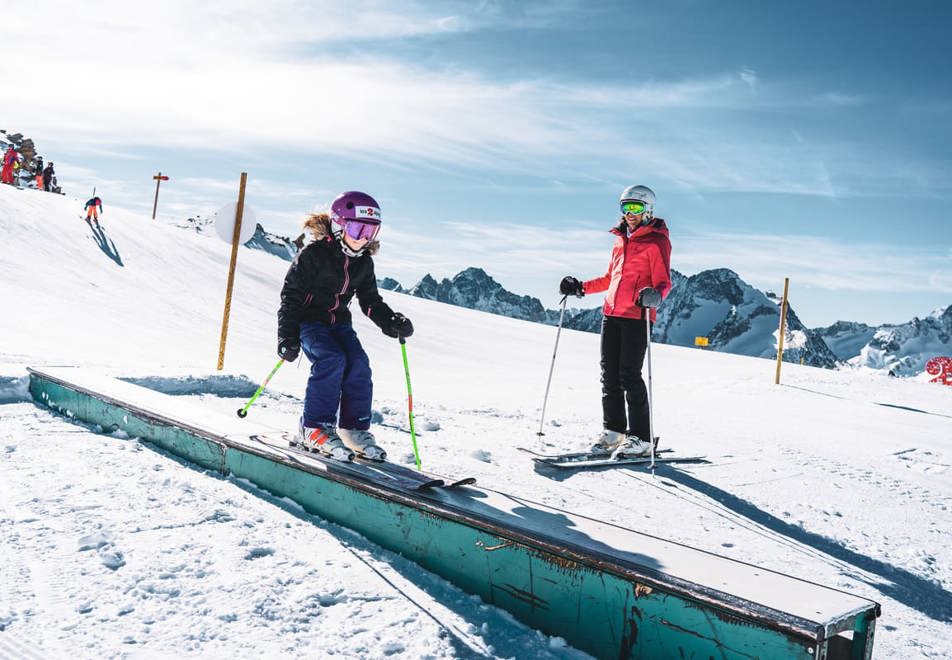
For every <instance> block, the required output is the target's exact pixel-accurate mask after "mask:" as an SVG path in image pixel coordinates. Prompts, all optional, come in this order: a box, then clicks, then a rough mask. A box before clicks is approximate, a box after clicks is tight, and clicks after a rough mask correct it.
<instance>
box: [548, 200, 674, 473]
mask: <svg viewBox="0 0 952 660" xmlns="http://www.w3.org/2000/svg"><path fill="white" fill-rule="evenodd" d="M619 201H620V204H621V216H622V217H621V219H620V221H619V223H618V224H617V225H616V226H615V227H614V228H613V229H612V230H611V233H613V234H614V235H615V237H616V238H615V244H614V246H613V247H612V254H611V259H610V260H609V262H608V270H607V272H606V273H605V274H604V275H602V276H601V277H596V278H595V279H592V280H588V281H586V282H580V281H579V280H577V279H575V278H574V277H572V276H566V277H564V278H563V279H562V282H561V284H560V285H559V291H561V292H562V294H563V295H575V296H579V297H581V296H583V295H585V294H587V293H598V292H600V291H605V290H606V289H607V290H608V293H607V294H606V296H605V303H604V305H603V306H602V313H603V314H604V319H603V320H602V340H601V366H602V414H603V420H602V426H603V427H604V430H603V431H602V433H601V435H600V436H599V437H598V440H597V441H596V442H595V444H594V445H593V446H592V448H591V451H592V452H593V453H611V452H613V451H614V450H615V449H618V448H619V447H621V449H622V451H623V452H624V453H625V455H628V456H634V455H645V454H647V453H649V452H650V450H651V445H650V444H649V443H650V439H649V437H648V436H649V431H648V426H649V418H648V415H649V410H648V390H647V388H646V387H645V382H644V380H643V379H642V377H641V367H642V364H643V362H644V359H645V350H646V349H647V345H648V332H647V329H646V328H645V325H646V324H645V320H644V310H646V309H650V310H651V311H650V314H651V322H652V323H653V322H654V321H655V318H656V315H657V312H656V311H655V308H657V307H658V305H660V304H661V301H662V299H664V298H665V297H666V296H667V295H668V292H669V291H670V290H671V242H670V240H669V239H668V228H667V226H666V225H665V222H664V220H662V219H661V218H656V217H654V204H655V194H654V192H652V191H651V189H650V188H648V187H646V186H629V187H628V188H626V189H625V190H624V192H622V195H621V199H620V200H619ZM626 399H627V404H628V406H627V407H628V416H627V420H626V417H625V403H626Z"/></svg>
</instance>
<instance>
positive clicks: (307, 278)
mask: <svg viewBox="0 0 952 660" xmlns="http://www.w3.org/2000/svg"><path fill="white" fill-rule="evenodd" d="M355 293H356V294H357V300H358V302H359V303H360V309H361V310H362V311H363V313H364V314H366V315H367V316H369V317H370V320H371V321H373V322H374V323H375V324H377V327H379V328H380V329H381V330H383V332H384V334H387V335H390V336H394V337H395V336H396V335H394V334H391V332H390V320H391V318H393V310H392V309H390V307H389V306H388V305H387V303H385V302H384V301H383V298H381V297H380V293H379V292H378V291H377V277H376V275H375V274H374V262H373V258H372V257H371V256H370V255H369V254H362V255H360V256H358V257H349V256H347V255H346V254H344V252H343V251H342V250H341V246H340V243H338V242H337V239H335V238H333V237H331V236H326V237H324V238H322V239H320V240H317V241H315V242H313V243H311V244H310V245H308V246H307V247H305V248H304V249H303V250H301V251H300V252H298V254H297V256H296V257H295V258H294V261H293V262H292V263H291V268H289V269H288V274H287V275H286V276H285V278H284V287H283V288H282V289H281V307H280V309H278V341H281V340H284V339H295V340H297V339H300V332H301V324H302V323H312V322H315V321H316V322H318V323H324V324H327V325H335V324H337V323H347V322H349V321H350V320H351V316H350V309H349V306H350V301H351V299H352V298H353V297H354V294H355Z"/></svg>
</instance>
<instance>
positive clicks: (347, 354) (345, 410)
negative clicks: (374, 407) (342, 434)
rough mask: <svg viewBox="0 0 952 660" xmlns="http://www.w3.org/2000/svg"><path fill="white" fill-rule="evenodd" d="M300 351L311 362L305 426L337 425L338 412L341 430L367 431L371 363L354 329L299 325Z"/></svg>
mask: <svg viewBox="0 0 952 660" xmlns="http://www.w3.org/2000/svg"><path fill="white" fill-rule="evenodd" d="M301 349H302V350H303V351H304V354H305V355H307V357H308V359H309V360H310V361H311V375H310V377H309V378H308V379H307V391H306V392H305V394H304V420H303V421H304V425H305V426H307V427H311V428H313V427H316V426H327V425H336V424H337V409H338V408H340V428H343V429H355V430H361V431H363V430H367V429H369V428H370V406H371V402H372V400H373V380H372V378H371V371H370V360H369V359H368V358H367V353H365V352H364V348H363V346H361V345H360V340H358V339H357V333H356V332H354V328H353V326H352V325H351V324H350V323H338V324H336V325H326V324H324V323H302V324H301Z"/></svg>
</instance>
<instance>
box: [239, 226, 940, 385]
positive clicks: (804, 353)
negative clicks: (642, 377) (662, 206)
mask: <svg viewBox="0 0 952 660" xmlns="http://www.w3.org/2000/svg"><path fill="white" fill-rule="evenodd" d="M248 247H251V248H256V249H259V250H264V251H266V252H268V253H270V254H273V255H275V256H278V257H280V258H282V259H285V260H287V261H291V260H292V259H293V258H294V255H295V254H296V252H297V248H296V246H295V244H294V242H293V241H291V240H290V239H289V238H287V237H283V236H278V235H276V234H272V233H270V232H267V231H265V230H264V228H263V227H262V226H261V225H260V224H259V225H258V227H257V229H256V231H255V235H254V237H253V238H252V239H251V240H250V241H249V242H248ZM671 279H672V284H673V288H672V291H671V294H670V295H669V297H668V299H667V300H666V301H665V303H664V304H663V305H662V306H661V308H660V309H659V310H658V321H657V324H656V325H655V328H654V331H653V332H652V337H653V340H654V341H656V342H661V343H665V344H673V345H675V346H694V341H695V338H696V337H706V338H707V339H708V342H709V350H714V351H719V352H724V353H734V354H737V355H748V356H751V357H762V358H773V357H775V356H776V353H777V333H778V328H779V325H780V313H779V305H780V299H779V297H778V296H777V295H776V294H774V293H772V292H769V291H761V290H759V289H756V288H755V287H753V286H751V285H750V284H748V283H747V282H745V281H744V280H743V279H742V278H741V277H740V276H739V275H738V274H737V273H735V272H734V271H732V270H730V269H728V268H715V269H710V270H705V271H701V272H700V273H697V274H695V275H691V276H685V275H683V274H681V273H680V272H678V271H677V270H672V271H671ZM379 284H380V287H381V288H383V289H387V290H390V291H396V292H399V293H406V294H408V295H411V296H415V297H417V298H424V299H427V300H435V301H438V302H442V303H447V304H450V305H456V306H458V307H466V308H468V309H475V310H479V311H484V312H490V313H492V314H499V315H502V316H508V317H510V318H514V319H521V320H524V321H533V322H536V323H546V324H549V325H555V324H557V323H558V321H559V310H558V309H547V308H545V306H544V305H543V304H542V302H541V301H540V300H539V299H538V298H535V297H534V296H528V295H519V294H516V293H512V292H511V291H509V290H507V289H506V288H505V287H503V286H502V285H501V284H500V283H499V282H497V281H496V280H495V279H493V277H492V276H491V275H489V274H488V273H487V272H486V271H485V270H483V269H482V268H478V267H474V266H471V267H469V268H466V269H464V270H462V271H460V272H459V273H457V274H456V275H454V276H453V277H452V278H443V279H442V280H440V281H437V280H436V279H435V278H434V277H433V276H432V275H430V274H427V275H425V276H424V277H423V278H422V279H421V280H420V281H419V282H417V283H416V284H414V285H413V286H411V287H409V288H404V287H402V286H401V285H400V283H399V282H398V281H397V280H395V279H393V278H390V277H385V278H383V279H381V280H380V282H379ZM592 298H597V296H592ZM571 302H573V303H574V302H578V301H577V299H573V300H572V301H571ZM950 309H952V306H950ZM941 311H942V310H939V312H941ZM933 317H936V314H933V315H932V316H930V317H927V319H924V320H922V321H920V320H919V319H913V320H912V321H910V322H909V323H908V324H903V325H900V326H892V325H883V326H879V327H878V328H874V327H872V326H869V325H866V324H864V323H856V322H853V321H837V322H836V323H834V324H833V325H831V326H828V327H826V328H814V329H811V328H807V327H806V326H805V325H804V324H803V323H802V322H801V321H800V318H799V317H798V316H797V313H796V311H795V310H794V308H793V306H792V305H790V306H789V307H788V310H787V327H786V332H785V336H784V360H785V361H787V362H795V363H802V364H805V365H809V366H814V367H823V368H826V369H831V368H835V367H837V366H841V365H843V364H844V363H845V364H848V365H850V366H856V367H865V368H869V369H877V370H884V371H886V372H888V373H889V374H891V375H897V376H898V375H901V376H911V375H915V374H917V373H921V372H922V370H923V369H924V368H925V364H926V362H928V360H929V359H930V358H932V357H935V356H936V355H941V354H949V353H952V342H950V340H949V338H948V337H949V329H948V328H947V327H946V326H945V325H944V323H943V322H942V321H941V320H939V321H934V322H932V321H929V320H928V319H930V318H933ZM936 318H939V319H941V318H942V316H941V313H940V314H939V316H938V317H936ZM563 323H564V326H565V327H566V328H571V329H573V330H582V331H585V332H595V333H597V332H599V331H600V329H601V323H602V313H601V307H600V306H599V307H593V308H588V309H578V308H572V307H567V308H566V310H565V318H564V320H563ZM874 336H875V339H874ZM913 338H915V339H913Z"/></svg>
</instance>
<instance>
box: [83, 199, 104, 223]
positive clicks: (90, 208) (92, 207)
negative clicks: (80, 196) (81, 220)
mask: <svg viewBox="0 0 952 660" xmlns="http://www.w3.org/2000/svg"><path fill="white" fill-rule="evenodd" d="M84 208H85V209H86V222H89V221H90V220H92V221H94V222H95V223H96V226H97V227H98V226H99V214H100V213H102V200H101V199H99V198H98V197H93V198H92V199H91V200H89V201H88V202H86V206H85V207H84Z"/></svg>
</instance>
